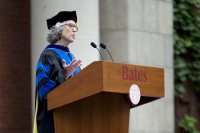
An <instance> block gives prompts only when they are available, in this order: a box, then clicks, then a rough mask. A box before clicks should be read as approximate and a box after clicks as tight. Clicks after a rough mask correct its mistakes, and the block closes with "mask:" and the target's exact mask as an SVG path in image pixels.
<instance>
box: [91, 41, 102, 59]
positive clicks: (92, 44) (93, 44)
mask: <svg viewBox="0 0 200 133" xmlns="http://www.w3.org/2000/svg"><path fill="white" fill-rule="evenodd" d="M90 45H91V46H92V47H93V48H96V49H97V50H98V51H99V53H100V55H101V60H104V59H103V56H102V54H101V51H100V50H99V49H98V47H97V45H96V44H95V43H94V42H91V43H90Z"/></svg>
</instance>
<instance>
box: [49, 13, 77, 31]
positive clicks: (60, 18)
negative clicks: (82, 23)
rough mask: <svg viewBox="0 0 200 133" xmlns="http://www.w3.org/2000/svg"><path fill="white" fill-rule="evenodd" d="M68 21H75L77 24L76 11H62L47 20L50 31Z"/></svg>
mask: <svg viewBox="0 0 200 133" xmlns="http://www.w3.org/2000/svg"><path fill="white" fill-rule="evenodd" d="M67 20H74V21H75V22H77V16H76V11H61V12H59V13H58V14H56V15H55V16H53V17H52V18H49V19H47V20H46V21H47V27H48V29H50V28H51V27H52V26H54V25H55V24H56V23H57V22H64V21H67Z"/></svg>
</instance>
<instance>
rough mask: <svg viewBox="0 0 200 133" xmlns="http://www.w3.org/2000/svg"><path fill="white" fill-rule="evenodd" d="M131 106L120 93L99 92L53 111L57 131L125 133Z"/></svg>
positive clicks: (57, 132) (59, 132) (62, 132)
mask: <svg viewBox="0 0 200 133" xmlns="http://www.w3.org/2000/svg"><path fill="white" fill-rule="evenodd" d="M129 111H130V106H129V105H128V104H127V102H126V100H125V98H124V97H123V95H120V94H113V93H99V94H96V95H93V96H91V97H88V98H85V99H82V100H79V101H77V102H74V103H71V104H68V105H66V106H65V107H61V108H58V109H56V110H55V111H54V120H55V130H56V133H128V125H129Z"/></svg>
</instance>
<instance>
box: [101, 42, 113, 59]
mask: <svg viewBox="0 0 200 133" xmlns="http://www.w3.org/2000/svg"><path fill="white" fill-rule="evenodd" d="M100 46H101V47H102V48H103V49H106V50H107V52H108V54H109V56H110V58H111V60H112V61H113V58H112V55H111V54H110V52H109V50H108V49H107V48H106V45H105V44H103V43H101V44H100Z"/></svg>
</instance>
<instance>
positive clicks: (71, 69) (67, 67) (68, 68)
mask: <svg viewBox="0 0 200 133" xmlns="http://www.w3.org/2000/svg"><path fill="white" fill-rule="evenodd" d="M62 65H63V67H64V69H65V70H66V72H67V73H66V79H68V78H69V76H70V75H71V74H72V73H73V72H74V71H75V70H76V69H77V68H78V67H80V66H81V65H82V64H81V60H72V61H71V63H70V64H69V65H66V61H65V60H64V59H63V60H62Z"/></svg>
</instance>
